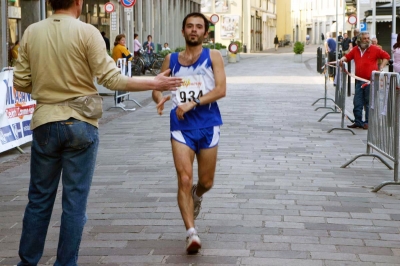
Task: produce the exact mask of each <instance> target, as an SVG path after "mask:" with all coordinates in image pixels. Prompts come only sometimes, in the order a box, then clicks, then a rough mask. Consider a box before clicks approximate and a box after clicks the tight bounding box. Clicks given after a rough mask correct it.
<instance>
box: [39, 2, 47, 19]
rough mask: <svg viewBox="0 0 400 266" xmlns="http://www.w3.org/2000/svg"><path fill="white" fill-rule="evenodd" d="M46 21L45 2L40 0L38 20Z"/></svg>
mask: <svg viewBox="0 0 400 266" xmlns="http://www.w3.org/2000/svg"><path fill="white" fill-rule="evenodd" d="M45 19H46V0H40V20H45Z"/></svg>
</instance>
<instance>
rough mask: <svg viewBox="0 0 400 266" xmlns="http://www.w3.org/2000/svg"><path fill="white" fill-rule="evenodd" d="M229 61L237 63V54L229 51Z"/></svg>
mask: <svg viewBox="0 0 400 266" xmlns="http://www.w3.org/2000/svg"><path fill="white" fill-rule="evenodd" d="M228 63H236V54H233V53H229V56H228Z"/></svg>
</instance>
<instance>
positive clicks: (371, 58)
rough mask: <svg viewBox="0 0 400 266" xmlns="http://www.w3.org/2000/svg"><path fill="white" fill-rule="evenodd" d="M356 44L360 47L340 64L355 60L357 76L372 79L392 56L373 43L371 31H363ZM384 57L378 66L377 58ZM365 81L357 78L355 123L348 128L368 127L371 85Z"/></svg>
mask: <svg viewBox="0 0 400 266" xmlns="http://www.w3.org/2000/svg"><path fill="white" fill-rule="evenodd" d="M356 45H357V46H358V48H355V49H352V50H351V51H350V52H349V53H348V54H346V55H345V56H343V57H342V58H341V59H340V64H342V62H349V61H350V60H354V63H355V65H356V76H358V77H360V78H363V79H366V80H370V78H371V73H372V71H374V70H378V69H380V71H382V70H383V68H384V67H385V66H386V64H387V63H388V60H389V59H390V56H389V54H388V53H386V52H385V51H384V50H382V49H379V48H378V47H377V46H375V45H371V41H370V39H369V33H368V32H367V31H364V32H361V34H360V35H359V37H358V38H357V40H356ZM378 59H383V60H382V64H381V65H380V66H379V68H378V66H377V63H376V62H377V60H378ZM364 84H366V83H365V82H364V81H360V80H356V90H355V94H354V99H353V104H354V109H353V113H354V124H352V125H348V126H347V127H348V128H363V129H368V109H369V87H370V85H366V86H365V87H363V85H364ZM363 107H365V121H363V120H362V111H363Z"/></svg>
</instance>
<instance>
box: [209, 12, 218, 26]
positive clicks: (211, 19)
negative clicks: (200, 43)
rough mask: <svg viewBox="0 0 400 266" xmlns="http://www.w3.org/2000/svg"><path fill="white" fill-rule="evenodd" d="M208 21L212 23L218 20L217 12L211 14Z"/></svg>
mask: <svg viewBox="0 0 400 266" xmlns="http://www.w3.org/2000/svg"><path fill="white" fill-rule="evenodd" d="M210 21H211V22H212V24H215V23H217V22H218V21H219V16H218V15H217V14H213V15H211V17H210Z"/></svg>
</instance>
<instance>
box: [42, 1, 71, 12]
mask: <svg viewBox="0 0 400 266" xmlns="http://www.w3.org/2000/svg"><path fill="white" fill-rule="evenodd" d="M47 1H48V2H49V4H50V5H51V8H52V9H53V10H54V11H56V10H59V9H68V8H70V7H71V6H72V4H73V3H74V0H47Z"/></svg>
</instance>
